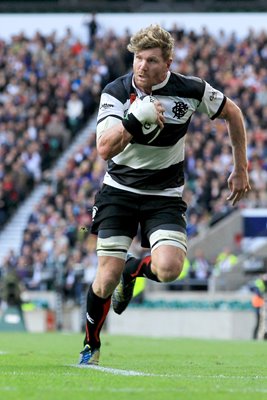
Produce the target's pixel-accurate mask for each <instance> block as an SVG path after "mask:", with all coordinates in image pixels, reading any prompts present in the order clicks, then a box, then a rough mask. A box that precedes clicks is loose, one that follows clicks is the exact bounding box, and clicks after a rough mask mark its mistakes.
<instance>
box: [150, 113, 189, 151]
mask: <svg viewBox="0 0 267 400" xmlns="http://www.w3.org/2000/svg"><path fill="white" fill-rule="evenodd" d="M190 119H191V117H190V118H189V119H188V120H187V121H186V123H185V124H164V128H163V129H162V131H161V132H160V134H159V135H158V137H157V138H156V139H155V140H153V142H152V143H149V144H148V145H144V146H157V147H168V146H174V145H175V144H176V143H177V142H179V140H180V139H181V138H182V137H183V136H185V134H186V132H187V128H188V125H189V122H190Z"/></svg>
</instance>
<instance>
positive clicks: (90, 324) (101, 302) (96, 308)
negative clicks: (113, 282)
mask: <svg viewBox="0 0 267 400" xmlns="http://www.w3.org/2000/svg"><path fill="white" fill-rule="evenodd" d="M110 301H111V296H110V297H108V298H107V299H102V298H101V297H98V296H97V295H96V294H95V293H94V292H93V288H92V285H91V286H90V287H89V290H88V294H87V313H86V334H85V339H84V345H86V344H89V346H90V347H91V348H92V349H95V348H99V347H100V345H101V341H100V331H101V328H102V326H103V324H104V322H105V319H106V316H107V314H108V311H109V307H110Z"/></svg>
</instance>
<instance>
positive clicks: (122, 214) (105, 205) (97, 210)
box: [91, 185, 139, 238]
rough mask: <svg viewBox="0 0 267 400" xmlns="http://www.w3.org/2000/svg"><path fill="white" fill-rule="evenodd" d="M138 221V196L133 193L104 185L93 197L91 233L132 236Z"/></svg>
mask: <svg viewBox="0 0 267 400" xmlns="http://www.w3.org/2000/svg"><path fill="white" fill-rule="evenodd" d="M138 222H139V221H138V197H137V196H136V195H135V193H130V192H126V191H124V190H120V189H116V188H113V187H111V186H107V185H104V186H103V188H102V189H101V190H100V191H99V192H98V193H97V195H96V197H95V204H94V207H93V209H92V226H91V231H92V233H94V234H97V235H99V232H102V236H103V235H104V236H105V237H108V236H127V237H131V238H133V237H134V236H135V235H136V233H137V227H138ZM103 232H105V233H103Z"/></svg>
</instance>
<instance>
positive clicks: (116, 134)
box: [97, 96, 164, 160]
mask: <svg viewBox="0 0 267 400" xmlns="http://www.w3.org/2000/svg"><path fill="white" fill-rule="evenodd" d="M146 97H147V99H146V100H148V101H146V100H140V99H136V100H135V101H134V103H132V105H131V106H130V108H129V110H128V113H127V116H126V117H125V118H123V119H122V121H121V122H118V119H116V118H114V117H112V116H108V117H107V118H106V119H105V120H103V121H102V122H100V123H99V125H98V127H97V137H98V139H97V150H98V153H99V154H100V156H101V157H102V158H103V159H104V160H108V159H110V158H112V157H114V156H116V155H117V154H118V153H120V152H122V151H123V150H124V149H125V147H126V146H127V145H128V143H129V142H130V141H131V140H132V138H134V139H135V140H136V139H138V138H139V140H140V139H144V140H146V137H145V135H144V133H143V130H142V126H143V124H144V123H145V122H150V123H154V124H155V123H157V124H158V125H159V126H160V128H163V127H164V116H163V112H164V108H163V107H162V105H161V103H160V102H159V101H155V102H154V101H151V100H150V96H146Z"/></svg>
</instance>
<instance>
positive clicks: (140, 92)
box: [132, 71, 171, 97]
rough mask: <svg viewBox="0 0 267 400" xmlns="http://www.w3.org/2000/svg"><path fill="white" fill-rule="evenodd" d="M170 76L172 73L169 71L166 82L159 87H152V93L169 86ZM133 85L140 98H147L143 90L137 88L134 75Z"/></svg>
mask: <svg viewBox="0 0 267 400" xmlns="http://www.w3.org/2000/svg"><path fill="white" fill-rule="evenodd" d="M170 76H171V72H170V71H168V72H167V75H166V78H165V79H164V81H162V82H160V83H158V84H157V85H154V86H152V92H153V91H154V90H157V89H161V88H163V87H164V86H165V85H166V84H167V82H168V81H169V79H170ZM132 85H133V87H134V88H135V90H136V93H137V95H138V97H141V96H147V93H144V92H143V91H142V90H140V89H138V87H136V84H135V82H134V75H133V77H132Z"/></svg>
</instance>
